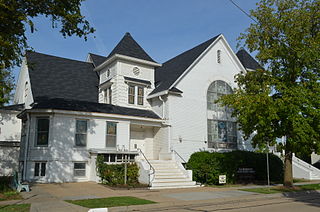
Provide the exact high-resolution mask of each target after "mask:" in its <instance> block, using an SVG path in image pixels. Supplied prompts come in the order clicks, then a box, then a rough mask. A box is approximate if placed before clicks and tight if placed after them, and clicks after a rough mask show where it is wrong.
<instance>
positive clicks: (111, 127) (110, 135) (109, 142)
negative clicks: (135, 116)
mask: <svg viewBox="0 0 320 212" xmlns="http://www.w3.org/2000/svg"><path fill="white" fill-rule="evenodd" d="M116 144H117V123H116V122H107V132H106V147H109V148H116Z"/></svg>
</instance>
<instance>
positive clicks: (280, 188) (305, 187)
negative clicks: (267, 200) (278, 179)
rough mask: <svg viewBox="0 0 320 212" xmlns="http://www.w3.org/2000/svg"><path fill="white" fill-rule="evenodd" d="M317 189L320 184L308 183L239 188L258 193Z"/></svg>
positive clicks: (319, 187)
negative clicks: (292, 185) (288, 186)
mask: <svg viewBox="0 0 320 212" xmlns="http://www.w3.org/2000/svg"><path fill="white" fill-rule="evenodd" d="M319 189H320V184H308V185H299V186H294V187H292V188H287V187H283V186H274V187H268V188H247V189H240V190H241V191H249V192H255V193H260V194H274V193H284V192H299V191H307V190H319Z"/></svg>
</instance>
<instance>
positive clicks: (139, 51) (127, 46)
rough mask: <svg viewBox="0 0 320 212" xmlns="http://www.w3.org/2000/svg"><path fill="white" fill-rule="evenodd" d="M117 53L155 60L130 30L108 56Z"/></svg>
mask: <svg viewBox="0 0 320 212" xmlns="http://www.w3.org/2000/svg"><path fill="white" fill-rule="evenodd" d="M115 54H121V55H125V56H129V57H134V58H138V59H142V60H147V61H150V62H155V61H154V60H153V59H152V58H151V57H150V56H149V55H148V54H147V53H146V52H145V51H144V50H143V48H142V47H141V46H140V45H139V44H138V43H137V42H136V41H135V40H134V39H133V37H132V36H131V35H130V33H129V32H127V33H126V34H125V35H124V36H123V38H122V39H121V41H120V42H119V43H118V44H117V46H116V47H115V48H114V49H113V50H112V52H111V53H110V54H109V56H108V57H107V58H110V57H112V56H113V55H115Z"/></svg>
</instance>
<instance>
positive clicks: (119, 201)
mask: <svg viewBox="0 0 320 212" xmlns="http://www.w3.org/2000/svg"><path fill="white" fill-rule="evenodd" d="M66 202H69V203H72V204H75V205H80V206H83V207H86V208H109V207H117V206H128V205H144V204H152V203H156V202H153V201H150V200H145V199H139V198H136V197H109V198H98V199H84V200H66Z"/></svg>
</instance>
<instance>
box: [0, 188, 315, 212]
mask: <svg viewBox="0 0 320 212" xmlns="http://www.w3.org/2000/svg"><path fill="white" fill-rule="evenodd" d="M311 183H318V182H311ZM299 184H301V183H299ZM302 184H309V183H302ZM257 187H265V186H256V185H252V186H251V185H250V186H241V187H223V188H220V187H218V188H217V187H198V188H188V189H165V190H112V189H110V188H108V187H105V186H103V185H99V184H96V183H93V182H84V183H63V184H36V185H34V186H32V191H31V192H29V193H27V192H22V193H21V194H22V196H23V197H24V198H25V199H24V200H14V201H6V202H4V201H2V202H0V208H1V205H5V204H21V203H30V204H31V210H30V211H31V212H34V211H45V212H51V211H67V212H73V211H80V212H81V211H88V209H87V208H84V207H81V206H77V205H73V204H70V203H67V202H65V201H64V200H76V199H92V198H103V197H114V196H133V197H138V198H142V199H147V200H151V201H155V202H157V203H156V204H150V205H140V206H138V205H137V206H128V207H115V208H110V211H161V210H166V211H168V210H172V211H177V209H178V208H179V210H180V209H181V208H190V207H192V208H194V207H196V208H205V207H217V208H219V207H224V206H225V207H231V206H234V205H243V204H244V205H250V204H253V203H257V202H264V201H265V202H268V201H269V202H274V201H279V199H287V200H286V201H289V200H291V201H293V200H295V199H296V198H297V197H291V196H284V195H283V194H268V195H265V194H257V193H252V192H245V191H240V190H238V189H240V188H257ZM290 195H291V194H290ZM311 196H312V198H319V202H320V194H319V193H318V192H313V193H305V192H299V194H298V197H299V198H300V199H301V198H302V199H303V198H307V197H308V198H309V197H311ZM189 211H190V210H189Z"/></svg>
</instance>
